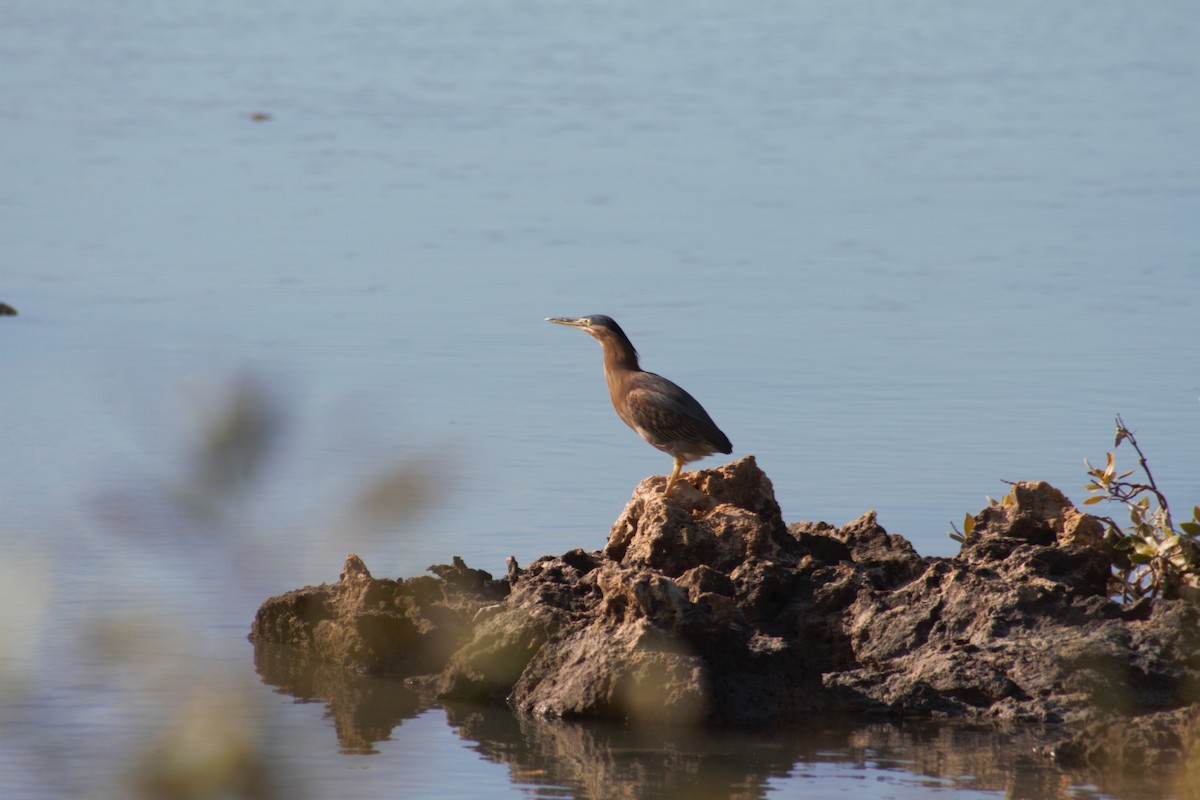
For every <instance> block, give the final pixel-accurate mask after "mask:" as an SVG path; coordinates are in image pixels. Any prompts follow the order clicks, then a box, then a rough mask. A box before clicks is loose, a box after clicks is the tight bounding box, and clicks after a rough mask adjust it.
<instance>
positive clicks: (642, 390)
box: [625, 372, 728, 445]
mask: <svg viewBox="0 0 1200 800" xmlns="http://www.w3.org/2000/svg"><path fill="white" fill-rule="evenodd" d="M625 402H626V405H627V408H628V412H629V415H630V416H631V417H632V422H633V423H634V424H635V426H636V427H638V428H641V429H643V430H645V431H647V432H649V433H651V434H652V435H653V436H654V437H655V438H656V439H658V440H659V441H660V442H662V443H666V442H671V441H680V440H687V441H705V442H711V443H713V444H715V445H720V443H721V442H722V440H724V441H726V442H727V441H728V440H727V439H726V438H725V434H723V433H721V430H720V429H719V428H718V427H717V425H716V423H714V422H713V421H712V418H711V417H710V416H709V415H708V412H707V411H705V410H704V408H703V407H702V406H701V405H700V403H699V402H697V401H696V398H694V397H692V396H691V395H690V394H688V393H687V392H686V391H684V390H683V389H682V388H680V387H679V386H677V385H676V384H674V383H672V382H671V381H669V380H667V379H666V378H664V377H662V376H661V375H655V374H654V373H652V372H644V373H642V374H641V375H639V376H638V380H637V381H636V382H635V383H634V385H633V386H632V388H631V390H630V391H629V393H628V395H627V396H626V401H625Z"/></svg>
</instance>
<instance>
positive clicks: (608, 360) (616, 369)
mask: <svg viewBox="0 0 1200 800" xmlns="http://www.w3.org/2000/svg"><path fill="white" fill-rule="evenodd" d="M641 371H642V368H641V367H640V366H638V357H637V353H634V352H631V351H629V350H626V349H624V348H617V347H606V348H604V374H605V375H614V374H619V373H622V372H641Z"/></svg>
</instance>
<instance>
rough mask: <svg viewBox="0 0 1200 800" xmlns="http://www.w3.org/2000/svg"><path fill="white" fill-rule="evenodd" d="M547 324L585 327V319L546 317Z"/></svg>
mask: <svg viewBox="0 0 1200 800" xmlns="http://www.w3.org/2000/svg"><path fill="white" fill-rule="evenodd" d="M546 322H553V323H554V324H555V325H570V326H571V327H572V328H582V327H585V326H584V324H583V317H546Z"/></svg>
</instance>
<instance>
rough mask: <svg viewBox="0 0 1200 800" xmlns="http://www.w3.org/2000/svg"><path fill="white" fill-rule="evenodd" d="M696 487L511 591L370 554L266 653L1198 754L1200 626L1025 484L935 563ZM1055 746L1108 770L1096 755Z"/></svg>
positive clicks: (450, 688) (567, 706)
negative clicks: (1095, 738)
mask: <svg viewBox="0 0 1200 800" xmlns="http://www.w3.org/2000/svg"><path fill="white" fill-rule="evenodd" d="M685 478H686V480H685V481H681V482H680V483H679V484H678V489H677V492H676V495H675V496H674V497H673V498H672V499H671V500H670V501H665V500H664V499H663V498H662V496H661V484H662V481H661V479H658V478H655V479H648V480H646V481H643V482H642V484H641V485H639V486H638V487H637V489H636V490H635V492H634V494H633V497H632V498H631V499H630V501H629V503H628V504H627V505H626V507H625V509H624V511H623V512H622V513H621V516H620V517H619V518H618V519H617V521H616V523H615V524H614V525H613V528H612V531H611V532H610V535H609V539H608V542H607V544H606V546H605V547H604V549H603V550H602V551H596V552H585V551H583V550H578V549H577V550H572V551H570V552H568V553H564V554H563V555H561V556H556V557H544V558H541V559H538V560H537V561H535V562H533V563H531V564H529V565H528V566H526V567H525V568H521V567H519V566H518V565H517V564H516V562H515V561H512V560H510V562H509V563H508V565H507V576H506V577H505V578H502V579H499V580H494V579H493V578H492V576H491V575H489V574H487V573H485V572H483V571H482V570H475V569H471V568H470V567H467V565H466V564H465V563H463V561H462V560H461V559H458V558H455V559H454V562H453V564H451V565H449V566H445V565H443V566H435V567H431V568H430V571H431V572H432V573H433V575H429V576H421V577H416V578H410V579H408V580H405V581H391V580H380V579H375V578H372V577H371V575H370V573H369V572H368V571H367V569H366V566H365V565H363V564H362V562H361V561H360V560H358V559H357V557H354V556H352V557H351V558H349V559H348V560H347V563H346V567H345V569H344V570H343V574H342V578H341V580H340V581H339V582H338V583H337V584H334V585H333V586H328V585H322V586H318V587H312V588H309V589H305V590H300V591H298V592H289V593H288V594H285V595H282V596H280V597H277V598H272V599H271V600H268V601H267V603H265V604H264V605H263V607H262V609H260V611H259V614H258V616H257V618H256V619H255V623H254V628H253V630H252V634H251V635H252V637H253V638H255V639H258V640H270V641H283V642H291V643H293V644H296V645H298V646H300V647H303V648H306V649H308V650H310V651H311V652H313V653H315V654H317V655H319V656H321V657H324V658H328V659H331V660H333V661H336V662H337V663H340V664H342V665H344V666H346V667H349V668H351V669H354V670H357V671H361V672H372V673H380V674H402V675H407V674H413V673H416V672H433V673H438V677H437V678H436V680H435V681H434V685H435V686H436V688H437V689H438V691H440V692H441V693H442V695H443V696H445V697H449V698H457V699H470V700H476V701H478V700H487V699H499V698H505V699H506V700H507V702H508V703H509V704H510V705H511V706H512V707H513V708H514V709H516V710H517V711H518V712H520V713H522V714H532V715H543V716H562V717H576V716H577V717H610V718H620V719H629V720H652V721H655V722H673V723H697V722H704V723H709V724H711V723H724V724H761V723H772V722H776V723H777V722H795V721H800V720H802V719H804V718H805V715H808V714H811V713H813V712H820V711H858V712H868V713H882V714H889V715H904V716H912V715H916V716H927V717H929V716H939V717H946V716H952V717H958V718H967V719H971V720H975V721H979V720H995V721H1016V722H1022V721H1028V722H1037V723H1052V724H1054V723H1060V724H1066V725H1068V726H1071V729H1073V730H1083V729H1084V728H1083V726H1087V725H1101V724H1103V723H1104V721H1105V720H1106V719H1109V718H1112V717H1114V715H1121V717H1120V718H1125V716H1126V715H1137V719H1139V720H1140V723H1139V725H1138V726H1133V727H1130V728H1128V729H1129V730H1131V731H1138V732H1139V733H1138V734H1137V735H1138V736H1139V737H1140V739H1139V740H1138V741H1142V742H1150V741H1154V737H1153V735H1152V733H1148V732H1147V731H1153V730H1155V728H1154V723H1153V720H1154V719H1156V718H1161V719H1164V720H1168V722H1164V723H1163V725H1165V726H1166V727H1169V728H1170V729H1171V730H1174V731H1176V733H1175V734H1172V735H1174V736H1175V739H1173V740H1172V741H1175V740H1178V741H1179V742H1180V744H1179V747H1178V748H1176V749H1179V750H1180V751H1181V752H1182V750H1183V749H1186V747H1190V743H1191V742H1192V739H1194V738H1196V737H1192V738H1188V737H1187V736H1185V735H1184V734H1183V733H1179V730H1182V728H1181V726H1183V727H1184V728H1185V727H1186V726H1187V725H1188V724H1191V725H1192V728H1191V729H1189V730H1193V731H1194V729H1195V725H1194V720H1195V718H1194V717H1192V716H1186V715H1185V716H1183V717H1180V716H1179V715H1180V714H1184V712H1185V711H1186V710H1187V709H1191V708H1195V707H1197V706H1196V704H1197V703H1200V609H1198V608H1197V607H1196V606H1195V605H1193V604H1191V603H1189V602H1186V601H1182V600H1154V601H1149V600H1146V601H1142V602H1140V603H1138V604H1137V605H1134V606H1131V607H1128V608H1126V607H1122V606H1120V605H1118V604H1117V603H1115V602H1113V601H1112V600H1111V599H1110V598H1109V596H1108V589H1107V585H1108V581H1109V578H1110V575H1111V573H1112V561H1111V553H1110V552H1109V551H1108V550H1107V549H1106V545H1105V542H1104V540H1103V536H1102V527H1101V526H1100V524H1099V523H1098V522H1097V521H1096V520H1094V519H1093V518H1091V517H1089V516H1087V515H1086V514H1082V513H1080V512H1079V511H1078V510H1076V509H1075V508H1074V507H1072V506H1071V504H1070V502H1069V501H1068V500H1067V498H1066V497H1065V496H1064V495H1063V494H1062V493H1061V492H1059V491H1058V490H1057V489H1055V488H1054V487H1052V486H1049V485H1048V484H1045V483H1022V484H1017V485H1015V486H1014V488H1013V492H1012V494H1011V497H1012V500H1011V501H1010V502H1008V503H1007V504H1005V505H1001V504H992V505H989V506H988V507H987V508H985V509H984V510H983V511H981V512H980V513H979V515H977V517H976V525H975V528H974V532H973V534H972V536H971V537H969V539H968V540H967V542H966V543H965V544H964V545H963V547H962V550H961V552H960V553H959V555H957V556H955V557H953V558H923V557H921V556H920V555H919V554H918V553H917V552H916V551H915V550H914V549H913V547H912V545H911V544H909V542H908V541H907V540H905V539H904V538H903V537H900V536H896V535H893V534H889V533H888V532H887V531H886V530H884V529H883V527H882V526H880V525H879V522H878V520H877V519H876V517H875V514H874V513H873V512H869V513H867V514H865V515H863V516H862V517H861V518H859V519H857V520H854V521H852V522H850V523H848V524H846V525H843V526H842V527H840V528H835V527H833V526H831V525H828V524H826V523H821V522H800V523H794V524H792V525H791V526H787V525H785V524H784V521H783V519H782V517H781V515H780V512H779V505H778V503H776V501H775V498H774V492H773V489H772V487H771V483H770V481H769V480H768V479H767V477H766V476H765V475H764V474H763V473H762V472H761V470H759V469H758V467H757V465H756V464H755V462H754V459H753V458H752V457H747V458H743V459H741V460H739V461H736V462H733V463H731V464H729V465H726V466H724V467H720V468H718V469H714V470H704V471H701V472H697V473H690V474H688V475H687V476H685ZM1180 719H1186V720H1191V722H1186V723H1185V722H1181V721H1180ZM1172 726H1173V727H1172ZM1165 729H1166V728H1163V730H1165ZM1119 730H1123V729H1122V728H1120V726H1110V727H1106V728H1104V731H1105V734H1104V736H1103V737H1101V738H1102V739H1103V741H1105V742H1110V743H1111V742H1114V741H1116V738H1115V737H1117V735H1118V734H1117V733H1114V731H1119ZM1131 735H1132V734H1131ZM1164 735H1166V734H1164ZM1168 738H1169V737H1168ZM1110 746H1111V747H1115V746H1117V745H1115V744H1110ZM1131 746H1132V745H1131ZM1052 749H1053V750H1054V752H1055V753H1058V754H1060V755H1061V757H1063V758H1076V759H1080V760H1086V759H1088V758H1099V757H1102V756H1100V755H1097V753H1098V752H1099V751H1097V750H1095V748H1093V749H1091V750H1088V749H1086V748H1084V747H1083V746H1082V745H1081V744H1080V743H1079V742H1078V741H1077V740H1066V741H1063V742H1061V743H1060V745H1059V746H1057V747H1056V748H1052Z"/></svg>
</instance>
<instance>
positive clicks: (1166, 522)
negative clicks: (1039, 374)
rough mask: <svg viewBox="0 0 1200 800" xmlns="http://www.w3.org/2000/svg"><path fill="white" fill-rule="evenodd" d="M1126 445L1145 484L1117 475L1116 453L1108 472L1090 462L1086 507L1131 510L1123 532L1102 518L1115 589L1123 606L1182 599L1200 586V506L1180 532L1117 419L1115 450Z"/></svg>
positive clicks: (1134, 441) (1132, 438) (1132, 440)
mask: <svg viewBox="0 0 1200 800" xmlns="http://www.w3.org/2000/svg"><path fill="white" fill-rule="evenodd" d="M1126 440H1128V441H1129V444H1130V446H1131V447H1133V449H1134V451H1135V452H1136V453H1137V455H1138V465H1139V467H1140V468H1141V471H1142V474H1143V475H1144V476H1145V477H1144V482H1143V481H1138V480H1133V481H1130V480H1127V479H1128V478H1129V476H1130V475H1133V473H1134V472H1136V471H1137V470H1129V471H1128V472H1122V473H1120V474H1118V473H1117V468H1116V460H1115V458H1114V454H1113V453H1108V457H1107V460H1106V463H1105V465H1104V466H1103V467H1093V466H1092V465H1091V463H1090V462H1089V461H1088V460H1087V459H1086V458H1085V459H1084V460H1083V463H1084V466H1086V467H1087V472H1088V476H1089V477H1090V478H1091V479H1092V480H1091V482H1089V483H1087V484H1085V485H1084V488H1085V489H1087V490H1088V491H1089V492H1091V493H1092V495H1091V496H1090V497H1088V499H1087V500H1085V501H1084V505H1095V504H1096V503H1099V502H1101V501H1107V502H1110V503H1111V502H1117V503H1121V504H1123V505H1124V506H1125V507H1126V508H1128V509H1129V521H1130V524H1129V525H1128V526H1126V527H1124V528H1122V527H1121V526H1120V525H1119V524H1118V523H1117V522H1116V521H1114V520H1113V519H1112V518H1111V517H1098V518H1097V519H1099V520H1100V522H1101V523H1103V524H1104V526H1105V527H1106V528H1107V531H1106V534H1105V538H1106V539H1107V540H1108V542H1109V543H1110V544H1111V545H1112V547H1113V550H1114V551H1115V552H1116V555H1117V563H1115V564H1114V571H1115V575H1114V578H1115V579H1116V587H1115V589H1116V591H1118V592H1120V594H1121V597H1122V600H1123V601H1124V602H1127V603H1128V602H1130V601H1131V600H1138V599H1141V598H1143V597H1178V596H1179V594H1180V589H1181V588H1182V587H1184V586H1187V587H1189V588H1194V587H1197V586H1200V541H1198V540H1200V506H1196V507H1194V508H1193V509H1192V518H1191V520H1189V521H1188V522H1182V523H1180V524H1179V525H1178V527H1176V525H1175V523H1174V521H1173V520H1172V518H1171V507H1170V504H1169V503H1168V502H1167V498H1166V497H1165V496H1164V495H1163V493H1162V491H1160V490H1159V488H1158V484H1157V483H1156V482H1155V480H1154V475H1153V473H1151V472H1150V465H1149V464H1148V463H1146V456H1145V454H1144V453H1143V452H1142V448H1141V447H1139V446H1138V443H1137V438H1136V437H1135V436H1134V435H1133V431H1131V430H1129V428H1128V427H1126V426H1125V422H1124V421H1123V420H1122V419H1121V416H1120V415H1119V414H1118V415H1117V434H1116V438H1115V440H1114V441H1113V450H1114V451H1115V450H1116V449H1117V448H1118V447H1120V446H1121V443H1122V442H1124V441H1126Z"/></svg>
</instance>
